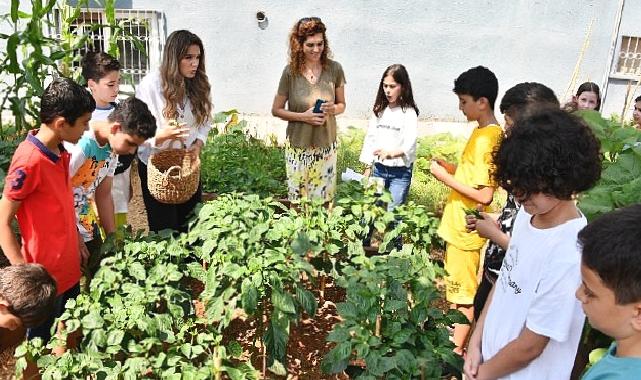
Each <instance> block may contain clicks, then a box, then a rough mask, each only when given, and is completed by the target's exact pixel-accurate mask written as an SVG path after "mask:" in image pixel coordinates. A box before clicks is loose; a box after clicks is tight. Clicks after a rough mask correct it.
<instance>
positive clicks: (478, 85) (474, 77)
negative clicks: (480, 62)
mask: <svg viewBox="0 0 641 380" xmlns="http://www.w3.org/2000/svg"><path fill="white" fill-rule="evenodd" d="M453 91H454V93H455V94H456V95H469V96H471V97H472V98H473V99H474V100H479V98H486V99H487V101H488V102H489V103H490V108H491V109H492V110H494V103H495V102H496V97H497V96H498V94H499V81H498V80H497V79H496V75H494V73H493V72H491V71H490V70H489V69H488V68H487V67H485V66H476V67H472V68H471V69H469V70H467V71H466V72H464V73H463V74H461V75H459V77H458V78H456V79H455V80H454V90H453Z"/></svg>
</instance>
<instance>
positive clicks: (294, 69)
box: [289, 17, 332, 75]
mask: <svg viewBox="0 0 641 380" xmlns="http://www.w3.org/2000/svg"><path fill="white" fill-rule="evenodd" d="M326 30H327V28H326V27H325V24H323V22H322V21H321V19H320V18H318V17H303V18H301V19H300V20H298V21H297V22H296V24H294V27H293V28H292V31H291V32H290V33H289V69H290V70H291V73H292V75H296V74H302V73H303V66H304V65H305V55H304V54H303V44H304V43H305V40H306V39H307V38H308V37H311V36H313V35H315V34H318V33H322V34H323V41H324V42H325V47H324V49H323V52H322V53H321V64H322V65H323V68H325V67H327V64H328V63H329V58H330V57H331V56H332V52H331V50H330V48H329V43H328V41H327V35H326V34H325V31H326Z"/></svg>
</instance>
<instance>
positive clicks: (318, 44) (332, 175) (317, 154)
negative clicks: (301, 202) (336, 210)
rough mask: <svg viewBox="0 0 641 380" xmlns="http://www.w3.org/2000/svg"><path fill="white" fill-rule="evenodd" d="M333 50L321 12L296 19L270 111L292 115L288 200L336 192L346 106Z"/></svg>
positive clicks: (342, 76)
mask: <svg viewBox="0 0 641 380" xmlns="http://www.w3.org/2000/svg"><path fill="white" fill-rule="evenodd" d="M330 56H331V51H330V49H329V44H328V42H327V36H326V27H325V24H323V22H322V21H321V19H320V18H318V17H305V18H302V19H300V20H299V21H297V22H296V24H294V27H293V28H292V30H291V32H290V35H289V64H288V65H287V66H286V67H285V69H284V70H283V73H282V75H281V78H280V83H279V85H278V92H277V94H276V96H275V97H274V103H273V105H272V114H273V115H274V116H277V117H279V118H281V119H283V120H287V121H288V123H287V139H288V144H287V148H286V165H287V185H288V193H289V199H290V200H296V199H298V198H300V197H301V196H306V197H309V198H320V199H322V200H324V201H326V202H327V201H331V200H332V199H333V197H334V192H335V187H336V115H338V114H341V113H343V112H344V111H345V74H344V73H343V68H342V67H341V65H340V64H339V63H338V62H336V61H333V60H331V59H330ZM321 102H322V105H320V107H319V108H317V109H316V110H315V108H316V107H315V105H316V103H319V104H321ZM285 104H287V109H286V108H285ZM314 111H317V112H314Z"/></svg>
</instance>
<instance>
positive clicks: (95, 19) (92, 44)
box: [51, 8, 165, 90]
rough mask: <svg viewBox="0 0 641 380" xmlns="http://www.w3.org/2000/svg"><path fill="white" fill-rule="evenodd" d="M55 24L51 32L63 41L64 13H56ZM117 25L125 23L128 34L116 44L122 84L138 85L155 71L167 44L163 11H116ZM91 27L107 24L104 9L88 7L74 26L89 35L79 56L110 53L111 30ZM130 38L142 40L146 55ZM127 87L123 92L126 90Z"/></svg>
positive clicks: (57, 10)
mask: <svg viewBox="0 0 641 380" xmlns="http://www.w3.org/2000/svg"><path fill="white" fill-rule="evenodd" d="M53 21H54V23H53V24H54V30H52V31H51V35H52V37H54V38H58V39H59V38H61V25H62V12H61V11H60V10H59V9H55V10H54V20H53ZM116 22H119V23H122V26H123V29H124V31H125V33H124V36H119V37H118V41H117V44H118V49H119V51H120V56H119V57H118V60H119V61H120V64H121V66H122V70H121V71H122V74H123V75H124V76H125V78H124V79H125V80H124V81H123V84H124V85H126V84H130V83H131V82H133V84H134V85H136V84H138V83H139V82H140V80H141V79H142V78H143V77H144V76H145V75H146V74H147V73H148V72H149V71H152V70H154V69H156V68H157V66H158V62H160V58H161V56H162V44H163V43H164V41H165V36H164V34H163V35H161V33H163V30H164V29H163V28H162V27H161V25H164V16H163V15H162V14H161V13H160V12H156V11H152V10H137V9H116ZM92 24H94V25H95V24H102V25H106V24H107V20H106V17H105V13H104V10H103V9H99V8H88V9H86V10H83V11H82V12H81V13H80V15H79V16H78V18H77V19H76V20H75V21H74V22H73V24H72V25H71V29H72V30H75V29H79V31H80V32H81V33H79V34H85V33H87V32H89V33H90V36H89V39H88V40H87V42H86V43H85V47H84V48H83V49H80V51H79V52H78V54H80V55H83V54H84V53H85V52H86V51H88V50H94V51H106V50H107V47H108V44H109V42H108V41H109V38H110V28H109V27H98V28H96V29H94V30H93V31H92V30H91V29H92V28H91V25H92ZM129 36H135V37H136V38H137V39H138V40H140V42H141V43H142V44H143V46H144V47H145V51H146V52H147V54H145V52H144V51H141V50H140V49H138V48H137V47H136V45H135V44H134V43H133V42H132V41H131V37H129ZM78 65H79V63H78ZM126 87H127V86H125V88H124V89H121V90H127V88H126Z"/></svg>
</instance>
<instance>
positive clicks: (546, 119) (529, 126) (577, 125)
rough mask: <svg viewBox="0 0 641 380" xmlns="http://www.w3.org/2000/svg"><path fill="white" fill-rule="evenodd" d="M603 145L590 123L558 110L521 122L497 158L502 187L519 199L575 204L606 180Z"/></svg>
mask: <svg viewBox="0 0 641 380" xmlns="http://www.w3.org/2000/svg"><path fill="white" fill-rule="evenodd" d="M599 148H600V144H599V141H598V140H597V139H596V137H595V136H594V133H592V130H591V129H590V128H589V127H588V126H587V125H586V124H585V122H584V121H583V120H582V119H580V118H578V117H576V116H574V115H571V114H569V113H567V112H563V111H561V110H558V109H550V108H543V109H536V110H533V111H532V112H528V113H526V115H523V117H521V118H519V119H518V120H517V122H516V123H515V125H514V126H513V127H512V129H511V131H510V133H509V134H508V135H507V137H505V138H504V139H503V141H502V142H501V144H500V145H499V148H498V149H497V150H496V152H495V153H494V165H495V169H494V171H493V175H494V178H495V180H496V182H497V183H498V184H499V185H500V186H501V187H503V188H504V189H505V190H507V191H508V192H511V193H512V194H515V195H516V196H517V197H519V198H520V197H528V196H530V195H532V194H535V193H543V194H547V195H552V196H554V197H556V198H558V199H563V200H569V199H572V196H573V195H574V194H576V193H578V192H581V191H585V190H588V189H590V188H591V187H592V186H594V184H595V183H596V182H597V181H598V180H599V178H600V177H601V153H600V152H599Z"/></svg>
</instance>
